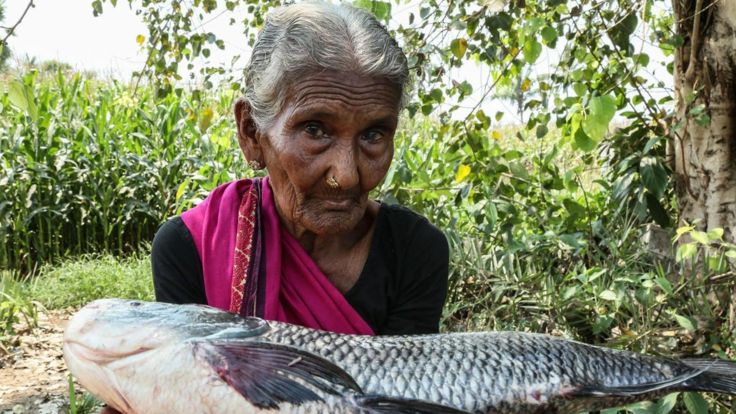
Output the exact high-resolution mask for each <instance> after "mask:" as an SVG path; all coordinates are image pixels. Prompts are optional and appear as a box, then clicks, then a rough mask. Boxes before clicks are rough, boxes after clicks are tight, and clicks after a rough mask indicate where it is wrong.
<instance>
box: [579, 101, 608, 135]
mask: <svg viewBox="0 0 736 414" xmlns="http://www.w3.org/2000/svg"><path fill="white" fill-rule="evenodd" d="M615 114H616V99H615V98H614V97H613V96H610V95H604V96H596V97H594V98H591V99H590V102H589V103H588V108H587V115H586V117H585V119H583V122H582V126H583V130H584V131H585V133H586V134H587V135H588V137H589V138H590V139H592V140H593V141H595V142H599V141H600V140H602V139H603V137H604V136H605V135H606V133H607V132H608V124H609V123H610V122H611V120H612V119H613V116H614V115H615Z"/></svg>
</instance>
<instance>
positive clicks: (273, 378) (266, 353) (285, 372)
mask: <svg viewBox="0 0 736 414" xmlns="http://www.w3.org/2000/svg"><path fill="white" fill-rule="evenodd" d="M195 348H196V352H197V354H198V355H199V356H201V357H202V358H203V359H204V360H206V361H207V362H208V363H209V364H210V365H211V366H212V368H213V369H214V370H215V372H217V374H218V375H219V376H220V378H221V379H222V380H223V381H225V382H226V383H227V384H229V385H230V386H231V387H233V388H234V389H235V390H237V391H238V393H240V394H241V395H242V396H243V397H244V398H245V399H246V400H247V401H249V402H250V403H252V404H253V405H254V406H256V407H258V408H262V409H265V408H278V406H279V403H291V404H296V405H298V404H302V403H305V402H308V401H322V398H321V397H320V396H319V395H318V394H317V392H316V391H322V392H325V393H329V394H342V393H344V392H346V391H350V392H355V393H361V390H360V387H359V386H358V384H357V383H356V382H355V380H353V378H352V377H351V376H350V375H349V374H348V373H347V372H345V371H344V370H343V369H342V368H340V367H338V366H337V365H335V364H333V363H332V362H330V361H328V360H326V359H324V358H322V357H320V356H317V355H314V354H311V353H309V352H306V351H303V350H301V349H298V348H293V347H290V346H286V345H279V344H273V343H268V342H258V341H226V340H223V341H208V342H203V343H198V344H196V345H195Z"/></svg>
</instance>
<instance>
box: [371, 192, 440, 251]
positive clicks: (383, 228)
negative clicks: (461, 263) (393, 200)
mask: <svg viewBox="0 0 736 414" xmlns="http://www.w3.org/2000/svg"><path fill="white" fill-rule="evenodd" d="M376 226H377V227H376V230H377V232H379V233H380V234H382V237H381V238H383V239H384V240H385V238H386V237H388V238H390V239H391V241H392V242H393V243H390V244H392V245H394V246H396V247H397V248H398V249H400V250H404V249H412V250H415V249H425V248H429V249H430V250H432V251H435V252H436V251H442V252H445V251H447V250H448V249H449V248H448V243H447V238H446V237H445V234H444V233H443V232H442V230H440V229H439V228H437V227H436V226H435V225H434V224H432V223H431V222H430V221H429V220H428V219H427V218H426V217H424V216H423V215H421V214H419V213H416V212H415V211H412V210H411V209H409V208H408V207H405V206H402V205H398V204H386V203H382V204H381V208H380V210H379V213H378V222H377V224H376Z"/></svg>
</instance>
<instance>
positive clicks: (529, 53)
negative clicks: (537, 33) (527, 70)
mask: <svg viewBox="0 0 736 414" xmlns="http://www.w3.org/2000/svg"><path fill="white" fill-rule="evenodd" d="M541 53H542V44H541V43H539V42H537V39H535V38H534V37H529V38H528V39H527V40H526V43H524V60H525V61H526V62H527V63H530V64H531V63H534V62H536V61H537V59H538V58H539V55H540V54H541Z"/></svg>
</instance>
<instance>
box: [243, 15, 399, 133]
mask: <svg viewBox="0 0 736 414" xmlns="http://www.w3.org/2000/svg"><path fill="white" fill-rule="evenodd" d="M323 70H337V71H345V72H351V73H356V74H358V75H361V76H368V77H375V78H382V79H386V80H388V81H389V82H391V83H393V84H395V85H396V87H397V88H398V89H399V91H400V93H401V97H402V98H401V102H399V105H400V107H403V105H404V104H405V102H406V96H407V94H408V91H407V90H408V89H409V70H408V67H407V63H406V56H405V55H404V52H403V51H402V50H401V48H400V47H399V46H398V44H397V43H396V40H394V39H393V38H392V37H391V35H389V33H388V31H387V30H386V28H385V27H384V26H383V25H381V23H379V22H378V21H377V20H376V18H375V17H373V15H371V14H370V13H369V12H367V11H365V10H361V9H357V8H355V7H351V6H344V5H333V4H329V3H323V2H307V3H300V4H293V5H290V6H284V7H279V8H277V9H274V10H273V11H271V12H270V13H269V14H268V16H267V17H266V21H265V25H264V27H263V29H262V30H261V32H260V33H259V35H258V39H257V40H256V43H255V45H254V46H253V53H252V54H251V58H250V63H249V64H248V67H247V69H246V75H245V100H246V101H247V102H248V103H249V104H250V107H251V116H252V117H253V120H254V121H255V124H256V126H257V127H258V128H259V129H263V128H268V127H270V126H271V123H272V122H273V120H274V118H275V117H276V116H277V114H278V113H279V112H280V111H281V109H282V108H283V105H284V101H285V99H286V93H287V92H288V89H289V87H290V86H291V85H292V84H293V82H294V81H295V80H296V79H299V78H303V77H304V76H306V75H309V74H311V73H318V72H321V71H323Z"/></svg>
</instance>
